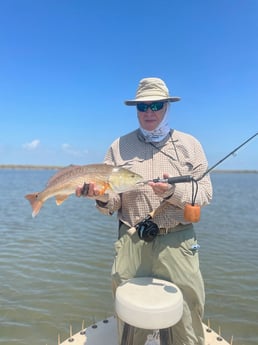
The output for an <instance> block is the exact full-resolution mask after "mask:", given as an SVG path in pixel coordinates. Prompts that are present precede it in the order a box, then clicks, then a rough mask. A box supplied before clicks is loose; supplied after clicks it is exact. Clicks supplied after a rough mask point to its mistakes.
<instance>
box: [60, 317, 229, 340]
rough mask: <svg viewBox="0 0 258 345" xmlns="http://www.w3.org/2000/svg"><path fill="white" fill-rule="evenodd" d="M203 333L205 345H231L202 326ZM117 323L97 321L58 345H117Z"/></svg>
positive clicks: (111, 318) (113, 319) (114, 320)
mask: <svg viewBox="0 0 258 345" xmlns="http://www.w3.org/2000/svg"><path fill="white" fill-rule="evenodd" d="M203 328H204V331H205V345H231V344H232V343H231V344H230V343H229V342H227V341H226V340H225V339H223V338H222V337H221V336H220V335H219V334H218V333H216V332H214V331H213V330H212V329H211V328H209V327H208V326H206V325H205V324H203ZM116 330H117V322H116V318H115V317H114V316H112V317H109V318H107V319H105V320H102V321H99V322H97V323H96V324H93V325H91V326H89V327H87V328H85V329H83V330H81V331H80V332H78V333H76V334H74V335H72V336H71V337H69V338H67V339H66V340H65V341H63V342H61V343H60V341H59V344H60V345H71V344H73V345H103V344H108V345H117V332H116Z"/></svg>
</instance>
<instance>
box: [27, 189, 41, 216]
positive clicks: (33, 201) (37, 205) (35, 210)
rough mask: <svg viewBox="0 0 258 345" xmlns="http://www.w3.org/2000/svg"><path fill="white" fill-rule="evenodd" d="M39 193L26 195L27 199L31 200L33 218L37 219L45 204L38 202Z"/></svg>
mask: <svg viewBox="0 0 258 345" xmlns="http://www.w3.org/2000/svg"><path fill="white" fill-rule="evenodd" d="M38 195H39V193H33V194H27V195H25V198H26V199H27V200H29V202H30V204H31V207H32V211H33V212H32V217H33V218H34V217H36V215H37V214H38V213H39V211H40V209H41V207H42V205H43V202H42V201H40V200H38Z"/></svg>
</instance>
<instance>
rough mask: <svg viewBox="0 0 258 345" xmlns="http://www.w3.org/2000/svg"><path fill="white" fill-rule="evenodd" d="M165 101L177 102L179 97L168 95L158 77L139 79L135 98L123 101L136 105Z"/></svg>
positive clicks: (164, 85)
mask: <svg viewBox="0 0 258 345" xmlns="http://www.w3.org/2000/svg"><path fill="white" fill-rule="evenodd" d="M149 101H165V102H177V101H180V97H176V96H173V97H172V96H169V91H168V88H167V86H166V84H165V83H164V81H163V80H162V79H160V78H144V79H142V80H141V81H140V83H139V86H138V89H137V91H136V96H135V99H131V100H127V101H125V104H126V105H136V104H137V103H140V102H149Z"/></svg>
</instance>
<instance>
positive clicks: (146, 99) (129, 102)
mask: <svg viewBox="0 0 258 345" xmlns="http://www.w3.org/2000/svg"><path fill="white" fill-rule="evenodd" d="M180 99H181V98H180V97H176V96H175V97H167V98H160V97H153V96H152V97H142V98H137V99H131V100H127V101H125V104H126V105H136V104H137V103H142V102H152V101H153V102H158V101H161V102H177V101H180Z"/></svg>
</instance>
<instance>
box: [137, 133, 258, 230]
mask: <svg viewBox="0 0 258 345" xmlns="http://www.w3.org/2000/svg"><path fill="white" fill-rule="evenodd" d="M257 135H258V132H256V133H255V134H254V135H252V136H251V137H250V138H248V139H247V140H245V141H244V142H243V143H242V144H240V145H239V146H237V147H236V148H235V149H234V150H233V151H231V152H229V153H228V154H227V155H226V156H225V157H223V158H222V159H220V160H219V161H218V162H217V163H215V164H214V165H213V166H212V167H210V168H208V169H207V170H206V171H205V172H204V173H203V174H202V175H201V176H200V177H199V178H197V179H196V178H194V177H192V176H191V175H183V176H175V177H168V178H159V177H158V178H155V179H153V180H147V181H143V182H141V183H144V184H147V183H148V182H155V183H158V182H163V183H169V184H175V183H185V182H192V202H191V203H189V204H186V205H185V206H184V219H185V220H186V221H189V222H198V221H199V220H200V213H201V211H200V209H201V207H200V206H199V205H197V204H195V200H196V196H197V192H198V182H199V181H200V180H202V179H203V178H204V177H205V176H206V175H207V174H209V173H210V172H211V171H212V170H213V169H214V168H216V167H217V166H218V165H219V164H221V163H222V162H224V161H225V160H226V159H227V158H228V157H230V156H231V155H233V154H234V153H236V152H237V151H238V150H239V149H240V148H241V147H243V146H244V145H246V144H247V143H248V142H249V141H251V140H252V139H254V138H255V137H256V136H257ZM161 207H163V204H161V205H160V207H158V209H156V210H155V211H153V212H152V213H151V214H149V215H148V216H147V218H146V219H145V220H144V221H143V222H140V223H139V224H138V225H137V226H138V227H139V225H142V224H143V225H145V222H146V221H149V219H150V218H153V216H154V214H155V213H157V211H160V209H161Z"/></svg>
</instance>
